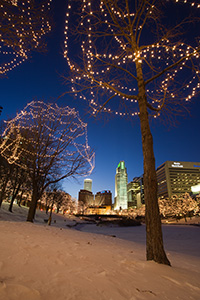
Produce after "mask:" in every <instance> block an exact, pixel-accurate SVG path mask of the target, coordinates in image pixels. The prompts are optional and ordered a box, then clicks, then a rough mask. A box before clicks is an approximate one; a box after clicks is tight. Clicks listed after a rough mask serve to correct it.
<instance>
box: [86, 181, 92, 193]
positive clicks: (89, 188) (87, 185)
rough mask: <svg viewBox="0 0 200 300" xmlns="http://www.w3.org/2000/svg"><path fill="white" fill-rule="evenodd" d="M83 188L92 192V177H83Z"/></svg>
mask: <svg viewBox="0 0 200 300" xmlns="http://www.w3.org/2000/svg"><path fill="white" fill-rule="evenodd" d="M84 190H86V191H89V192H92V179H89V178H86V179H84Z"/></svg>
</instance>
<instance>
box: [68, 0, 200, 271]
mask: <svg viewBox="0 0 200 300" xmlns="http://www.w3.org/2000/svg"><path fill="white" fill-rule="evenodd" d="M77 2H78V3H79V4H77ZM175 2H177V1H175V0H171V1H163V0H159V1H157V0H136V1H129V0H101V1H98V0H97V1H92V0H83V1H74V2H72V1H71V2H70V3H69V5H68V10H69V11H68V12H67V14H66V26H65V35H66V39H65V49H64V57H65V58H66V59H67V62H68V65H69V67H70V71H71V75H70V76H69V78H66V80H68V82H69V84H70V87H71V92H72V93H74V94H75V95H79V96H80V98H82V99H83V100H87V101H88V103H89V107H90V108H91V112H92V114H93V115H94V116H95V115H97V114H98V113H100V112H105V113H107V114H113V115H118V116H126V117H129V118H132V117H135V116H138V117H139V120H140V127H141V135H142V149H143V158H144V197H145V204H146V216H145V220H146V253H147V260H154V261H156V262H158V263H162V264H167V265H170V262H169V260H168V258H167V256H166V254H165V251H164V247H163V237H162V229H161V220H160V215H159V207H158V200H157V179H156V171H155V158H154V150H153V138H152V134H151V130H150V124H149V120H150V118H151V117H153V118H158V117H160V116H164V117H165V119H167V118H170V120H172V118H171V113H172V112H173V113H175V114H176V115H177V114H182V113H183V112H184V110H185V108H186V103H187V102H190V100H191V98H192V97H194V96H195V94H197V91H198V90H199V88H200V84H199V79H200V75H199V74H200V64H199V57H200V46H199V39H198V36H197V34H199V32H198V31H197V32H195V26H197V25H199V16H198V14H196V11H198V12H199V11H200V10H199V7H200V5H199V4H198V3H196V2H195V3H193V4H192V2H190V1H188V2H189V3H186V4H185V3H184V1H179V3H175ZM74 3H75V5H74V6H73V4H74ZM77 10H78V14H75V13H74V12H76V11H77ZM189 10H190V12H191V13H193V16H190V15H189ZM73 13H74V14H73ZM72 14H73V15H72ZM70 22H71V23H73V24H71V23H70ZM70 24H71V25H70ZM68 27H69V29H68ZM188 29H189V30H190V31H191V32H192V35H193V36H192V37H191V34H190V35H189V36H188V35H186V34H185V31H186V30H188ZM196 33H197V34H196ZM195 34H196V36H195ZM79 50H80V51H79ZM118 101H119V104H118Z"/></svg>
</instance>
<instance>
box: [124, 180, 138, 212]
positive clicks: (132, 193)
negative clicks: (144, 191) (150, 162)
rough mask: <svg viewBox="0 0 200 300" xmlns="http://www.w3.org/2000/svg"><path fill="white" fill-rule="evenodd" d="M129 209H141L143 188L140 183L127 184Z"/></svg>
mask: <svg viewBox="0 0 200 300" xmlns="http://www.w3.org/2000/svg"><path fill="white" fill-rule="evenodd" d="M127 197H128V208H139V207H140V206H141V205H142V202H141V186H140V183H139V182H133V181H131V182H129V183H128V184H127Z"/></svg>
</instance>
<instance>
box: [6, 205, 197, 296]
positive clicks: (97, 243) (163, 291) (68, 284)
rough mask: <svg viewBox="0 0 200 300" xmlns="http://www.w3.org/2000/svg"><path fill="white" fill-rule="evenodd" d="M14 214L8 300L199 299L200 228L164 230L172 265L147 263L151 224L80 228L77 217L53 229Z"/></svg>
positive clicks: (9, 226)
mask: <svg viewBox="0 0 200 300" xmlns="http://www.w3.org/2000/svg"><path fill="white" fill-rule="evenodd" d="M13 211H14V213H13V214H11V213H7V212H6V211H5V209H4V208H2V209H1V210H0V299H1V300H140V299H145V300H151V299H158V300H167V299H169V300H174V299H179V300H189V299H190V300H199V299H200V227H197V226H182V225H181V226H167V225H166V226H164V227H163V230H164V240H165V248H166V252H167V255H168V257H169V259H170V261H171V263H172V267H168V266H164V265H159V264H157V263H154V262H152V261H151V262H147V261H146V260H145V226H139V227H129V228H117V227H113V228H112V227H97V226H95V225H84V224H83V225H82V227H81V231H80V230H76V229H75V228H76V227H74V228H69V227H68V226H66V225H69V224H74V223H75V221H73V220H74V218H71V219H67V218H66V217H63V216H60V215H54V220H56V223H54V222H53V224H52V226H48V225H46V224H45V223H44V218H46V216H45V214H44V213H42V212H37V218H36V222H35V223H34V224H31V223H27V222H24V220H25V219H26V214H25V213H26V212H27V209H25V208H22V209H18V208H17V207H14V210H13ZM83 231H88V232H83ZM89 231H93V232H89Z"/></svg>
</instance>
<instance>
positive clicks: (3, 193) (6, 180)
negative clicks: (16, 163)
mask: <svg viewBox="0 0 200 300" xmlns="http://www.w3.org/2000/svg"><path fill="white" fill-rule="evenodd" d="M8 181H9V175H7V176H6V178H5V181H4V183H3V184H2V188H1V193H0V207H1V204H2V202H3V198H4V195H5V192H6V187H7V184H8Z"/></svg>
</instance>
